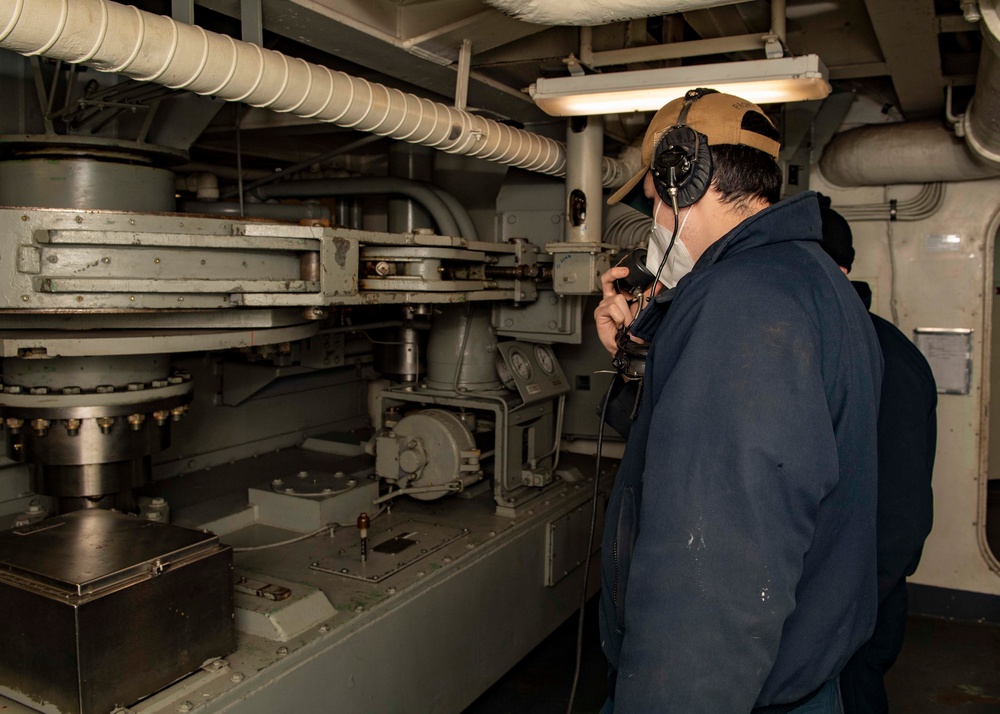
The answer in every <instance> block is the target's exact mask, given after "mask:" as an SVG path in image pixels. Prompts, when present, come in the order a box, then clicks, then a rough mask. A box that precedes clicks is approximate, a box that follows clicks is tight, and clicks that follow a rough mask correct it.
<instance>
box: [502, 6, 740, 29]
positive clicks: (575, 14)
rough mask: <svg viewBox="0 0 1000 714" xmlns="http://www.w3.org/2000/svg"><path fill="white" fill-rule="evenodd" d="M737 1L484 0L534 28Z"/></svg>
mask: <svg viewBox="0 0 1000 714" xmlns="http://www.w3.org/2000/svg"><path fill="white" fill-rule="evenodd" d="M740 2H745V0H606V1H605V2H593V0H486V4H487V5H492V6H493V7H494V8H495V9H497V10H499V11H500V12H502V13H503V14H504V15H509V16H510V17H513V18H516V19H518V20H523V21H525V22H531V23H535V24H536V25H606V24H608V23H611V22H620V21H622V20H634V19H636V18H640V17H653V16H656V15H669V14H670V13H675V12H690V11H692V10H704V9H705V8H709V7H719V6H721V5H735V4H737V3H740Z"/></svg>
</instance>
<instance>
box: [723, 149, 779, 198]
mask: <svg viewBox="0 0 1000 714" xmlns="http://www.w3.org/2000/svg"><path fill="white" fill-rule="evenodd" d="M710 149H711V151H712V160H713V162H714V163H715V170H714V173H713V175H712V188H714V189H715V190H716V191H718V192H719V194H720V195H721V197H722V202H723V203H728V204H732V205H733V206H735V207H736V208H737V209H738V210H742V211H745V210H746V209H748V208H749V204H750V202H751V201H753V200H754V199H757V198H763V199H764V200H765V201H767V202H768V203H777V202H778V200H779V199H780V198H781V167H780V166H778V162H777V161H775V160H774V157H773V156H770V155H769V154H765V153H764V152H763V151H760V150H758V149H754V148H751V147H749V146H737V145H735V144H719V145H717V146H712V147H710Z"/></svg>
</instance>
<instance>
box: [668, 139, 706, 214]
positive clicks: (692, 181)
mask: <svg viewBox="0 0 1000 714" xmlns="http://www.w3.org/2000/svg"><path fill="white" fill-rule="evenodd" d="M697 136H698V156H697V159H695V161H693V162H692V165H691V171H690V174H689V178H688V180H687V181H685V182H684V183H683V184H682V185H681V186H680V187H679V188H678V191H677V207H678V208H685V207H686V206H691V205H694V204H695V203H697V202H698V201H699V200H701V197H702V196H704V195H705V193H706V192H707V191H708V187H709V186H710V185H711V184H712V169H713V168H714V164H713V163H712V152H711V151H709V149H708V138H707V137H706V136H705V135H704V134H701V133H699V134H698V135H697ZM661 195H662V194H661Z"/></svg>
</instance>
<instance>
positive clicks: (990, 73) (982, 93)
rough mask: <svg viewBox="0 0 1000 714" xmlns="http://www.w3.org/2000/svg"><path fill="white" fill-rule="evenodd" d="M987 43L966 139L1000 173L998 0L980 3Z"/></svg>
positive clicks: (964, 125)
mask: <svg viewBox="0 0 1000 714" xmlns="http://www.w3.org/2000/svg"><path fill="white" fill-rule="evenodd" d="M979 9H980V12H981V14H982V24H981V25H980V27H981V29H982V33H983V45H982V50H981V52H980V55H979V74H978V75H977V76H976V94H975V96H974V97H973V98H972V101H971V102H970V103H969V106H968V108H967V109H966V110H965V116H963V117H962V124H961V127H962V130H963V133H964V134H965V140H966V142H967V143H968V144H969V148H970V149H972V150H973V151H974V152H975V153H976V155H977V156H979V157H980V158H981V159H982V160H983V161H985V162H987V163H989V164H990V165H991V166H995V167H996V168H997V170H998V172H1000V13H998V11H997V2H996V0H990V1H987V0H983V1H982V2H980V4H979Z"/></svg>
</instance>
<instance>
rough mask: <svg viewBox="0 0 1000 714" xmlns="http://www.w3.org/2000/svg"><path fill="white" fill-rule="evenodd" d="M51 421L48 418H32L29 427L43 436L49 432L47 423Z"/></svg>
mask: <svg viewBox="0 0 1000 714" xmlns="http://www.w3.org/2000/svg"><path fill="white" fill-rule="evenodd" d="M50 424H51V422H50V421H49V420H48V419H32V420H31V428H32V429H34V430H35V433H36V434H37V435H38V436H45V435H46V434H48V433H49V425H50Z"/></svg>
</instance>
